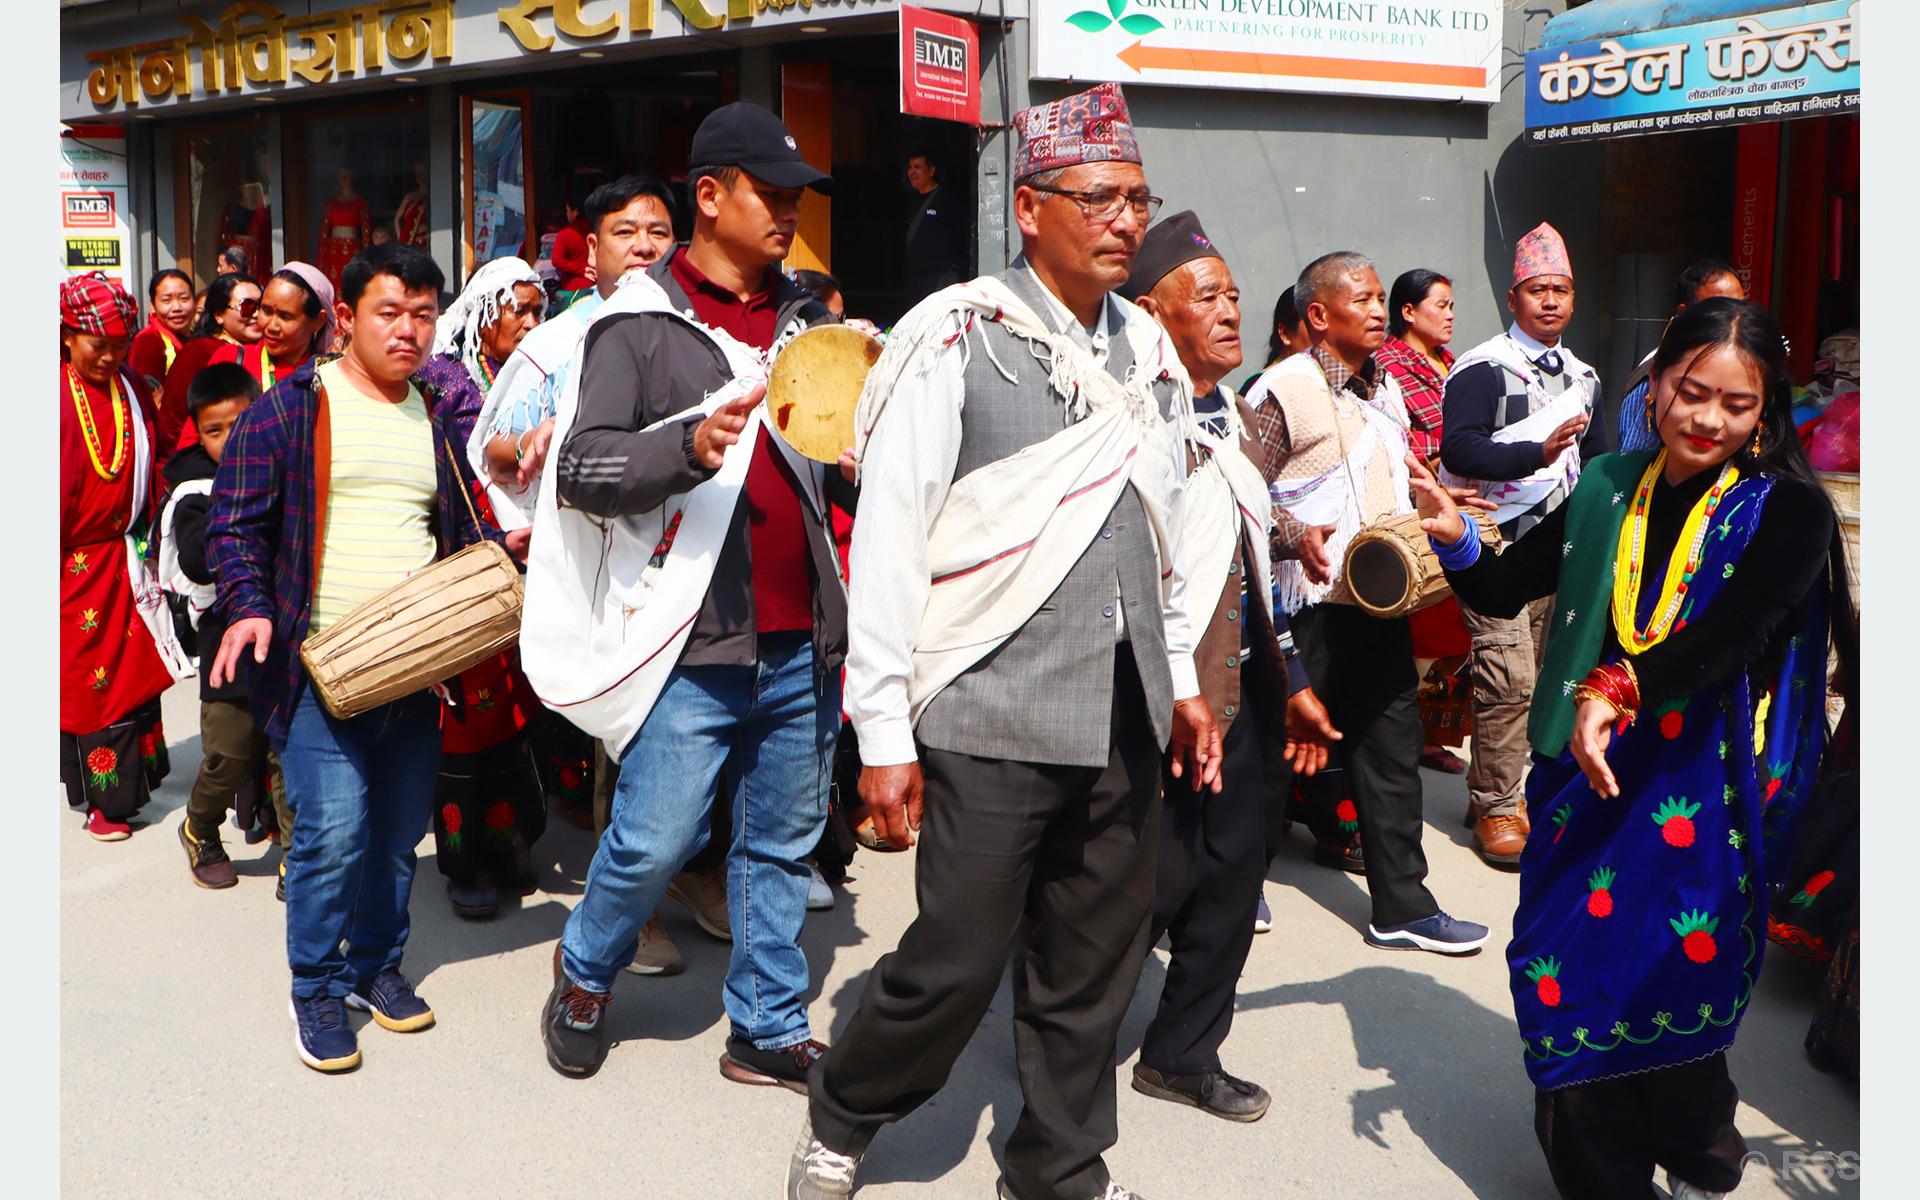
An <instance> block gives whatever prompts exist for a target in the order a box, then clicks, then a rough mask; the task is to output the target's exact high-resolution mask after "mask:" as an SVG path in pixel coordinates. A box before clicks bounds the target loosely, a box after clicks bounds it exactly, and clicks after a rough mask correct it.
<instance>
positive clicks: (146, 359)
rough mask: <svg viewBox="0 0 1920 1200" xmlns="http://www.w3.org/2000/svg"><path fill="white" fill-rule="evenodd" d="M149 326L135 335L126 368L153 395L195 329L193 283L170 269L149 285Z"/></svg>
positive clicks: (184, 273)
mask: <svg viewBox="0 0 1920 1200" xmlns="http://www.w3.org/2000/svg"><path fill="white" fill-rule="evenodd" d="M147 313H148V315H147V327H146V328H145V329H142V330H141V331H140V332H139V333H136V334H134V335H133V349H132V351H131V352H129V354H128V356H127V365H128V366H130V367H132V368H133V373H134V374H135V375H137V376H139V377H140V378H141V379H142V380H144V381H145V382H146V385H147V387H148V389H149V390H150V391H152V392H154V393H158V392H159V390H160V384H161V382H162V381H163V380H165V379H166V377H167V371H168V369H169V368H171V367H172V366H173V359H174V356H175V355H176V354H178V353H179V352H180V347H181V346H182V345H184V344H185V343H186V338H187V331H188V330H190V329H192V328H193V280H192V279H191V278H190V277H189V276H188V275H187V273H186V272H185V271H177V270H175V269H173V268H172V267H168V268H167V269H166V270H164V271H160V272H158V273H156V274H155V275H154V277H153V279H152V280H151V281H149V282H148V284H147Z"/></svg>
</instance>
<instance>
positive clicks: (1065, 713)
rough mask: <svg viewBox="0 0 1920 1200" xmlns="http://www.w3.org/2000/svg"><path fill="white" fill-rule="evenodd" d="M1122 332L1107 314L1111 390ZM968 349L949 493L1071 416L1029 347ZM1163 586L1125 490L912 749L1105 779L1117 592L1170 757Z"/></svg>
mask: <svg viewBox="0 0 1920 1200" xmlns="http://www.w3.org/2000/svg"><path fill="white" fill-rule="evenodd" d="M1001 278H1002V279H1003V280H1004V281H1005V282H1006V284H1007V285H1008V286H1009V287H1010V288H1012V289H1013V291H1014V294H1015V295H1018V296H1019V297H1020V298H1021V299H1022V300H1025V301H1026V302H1027V303H1028V305H1029V306H1031V307H1032V308H1033V310H1034V311H1035V312H1036V313H1040V314H1041V315H1042V316H1043V318H1044V316H1045V314H1046V312H1047V307H1046V301H1045V299H1044V298H1043V297H1042V296H1040V295H1039V294H1038V293H1037V291H1036V288H1037V284H1036V282H1035V280H1034V278H1033V276H1032V275H1031V274H1029V273H1028V272H1026V271H1024V270H1014V271H1009V272H1008V273H1007V274H1006V275H1004V276H1002V277H1001ZM1112 303H1113V302H1112V301H1111V300H1109V301H1108V304H1109V305H1112ZM1122 325H1123V321H1122V319H1121V317H1120V314H1119V313H1118V312H1117V311H1110V320H1109V324H1108V328H1109V329H1110V330H1111V340H1110V342H1109V350H1108V356H1107V364H1106V365H1107V370H1108V371H1109V372H1111V373H1112V374H1113V375H1114V376H1115V377H1116V378H1124V377H1125V375H1126V372H1127V368H1128V367H1130V366H1131V365H1132V364H1133V347H1132V345H1131V343H1129V342H1128V341H1127V339H1126V337H1125V335H1124V334H1123V333H1122V332H1121V327H1122ZM967 337H968V339H969V340H970V341H971V342H972V345H970V346H969V347H968V350H969V355H968V361H967V368H966V375H965V381H966V403H965V406H964V407H963V408H962V410H961V417H960V424H961V437H960V459H959V462H958V463H957V464H956V465H955V467H954V476H953V477H954V479H955V481H956V482H957V481H958V480H960V479H961V478H963V477H965V476H966V475H967V474H969V473H970V472H972V471H975V470H978V469H979V468H981V467H984V466H986V465H987V464H989V463H993V462H997V461H999V460H1000V459H1003V458H1006V457H1007V456H1009V455H1012V454H1015V453H1017V452H1019V451H1021V450H1024V449H1026V448H1027V447H1028V446H1031V445H1033V444H1034V443H1035V442H1040V441H1044V440H1046V439H1047V438H1049V437H1052V436H1053V435H1054V434H1056V433H1058V432H1060V430H1062V429H1064V428H1066V426H1067V425H1068V424H1069V423H1070V420H1069V417H1068V414H1067V408H1066V405H1065V404H1064V403H1063V402H1062V401H1061V399H1060V397H1059V396H1057V395H1055V394H1054V393H1053V390H1052V389H1051V388H1050V387H1049V386H1048V384H1047V375H1048V368H1047V364H1046V363H1045V362H1044V361H1042V360H1040V359H1037V358H1035V357H1034V347H1033V345H1032V343H1029V342H1026V341H1024V340H1022V339H1021V338H1019V337H1017V336H1015V335H1014V334H1012V333H1009V332H1008V331H1007V329H1006V327H1005V326H1004V325H1002V324H999V323H997V322H992V321H976V322H975V323H974V327H973V330H972V331H971V332H970V333H968V334H967ZM986 344H991V347H992V350H993V359H997V360H998V361H999V362H1000V363H1001V365H1003V366H1005V367H1006V368H1007V369H1008V370H1009V371H1010V372H1012V373H1013V374H1014V375H1015V376H1016V378H1017V382H1014V383H1010V382H1008V381H1007V379H1006V377H1005V376H1003V375H1002V374H1001V373H1000V371H999V370H998V368H996V367H995V366H994V362H993V359H989V358H988V357H987V354H986ZM1154 391H1155V394H1156V395H1157V396H1158V397H1159V399H1160V403H1161V406H1162V409H1163V410H1164V408H1165V406H1166V404H1167V402H1168V397H1169V396H1170V395H1171V390H1170V388H1168V387H1166V386H1164V385H1155V389H1154ZM1159 576H1160V568H1159V565H1158V558H1157V556H1156V554H1155V552H1154V546H1153V531H1152V529H1151V527H1150V526H1149V525H1148V523H1147V514H1146V509H1145V508H1143V507H1142V506H1141V503H1140V498H1139V496H1138V495H1137V494H1136V493H1135V491H1134V489H1133V487H1132V485H1131V484H1129V485H1128V486H1127V487H1126V488H1125V489H1124V490H1123V491H1122V492H1121V494H1120V499H1119V500H1118V501H1117V502H1116V503H1115V504H1114V506H1113V511H1112V512H1111V513H1110V514H1108V517H1107V520H1106V523H1105V525H1104V526H1103V527H1102V528H1101V530H1100V533H1099V535H1098V536H1096V537H1095V538H1094V539H1093V540H1092V541H1091V542H1089V543H1088V545H1087V548H1086V549H1085V550H1084V551H1082V552H1081V555H1080V558H1079V561H1078V562H1076V563H1075V564H1074V566H1073V569H1072V570H1071V571H1069V572H1068V573H1067V577H1066V578H1065V579H1064V580H1063V581H1061V583H1060V586H1059V587H1058V588H1056V589H1055V590H1054V593H1053V595H1051V596H1049V597H1048V598H1047V601H1046V603H1044V604H1042V605H1041V606H1040V609H1039V611H1038V612H1036V613H1034V615H1033V617H1032V618H1031V619H1030V620H1028V622H1027V623H1026V624H1025V625H1023V626H1021V627H1020V629H1019V630H1018V631H1017V632H1016V633H1015V634H1014V635H1013V636H1012V637H1010V638H1008V639H1007V641H1006V642H1004V643H1003V644H1002V645H1001V646H1000V647H999V648H998V649H997V650H995V651H994V652H993V653H991V654H989V655H988V656H987V657H986V658H984V659H982V660H981V661H980V662H979V663H977V664H975V665H974V666H973V667H972V668H971V669H970V670H968V671H967V672H966V673H965V674H963V675H961V676H960V677H959V678H958V679H955V680H954V681H953V682H952V683H950V684H948V685H947V686H946V688H945V689H943V690H942V691H941V692H940V694H939V695H937V696H935V697H934V698H933V700H932V701H931V702H930V703H929V704H928V705H927V708H926V711H925V712H923V713H922V714H921V717H920V721H919V724H918V725H917V726H916V727H915V734H916V736H917V737H918V738H919V740H920V742H921V743H922V744H923V745H926V746H931V747H933V748H934V749H937V750H946V751H951V752H953V753H956V754H970V755H974V756H976V757H979V758H994V759H1007V760H1013V761H1019V762H1036V763H1053V764H1060V765H1064V766H1075V767H1104V766H1106V765H1107V761H1108V758H1109V755H1110V753H1111V751H1112V741H1113V705H1114V653H1115V646H1116V641H1117V635H1116V633H1115V629H1114V612H1113V606H1114V603H1115V596H1114V593H1115V582H1116V580H1117V581H1118V587H1119V603H1120V604H1122V605H1123V606H1124V609H1125V612H1126V630H1127V632H1126V636H1127V640H1128V641H1130V642H1131V643H1132V644H1133V656H1134V661H1135V663H1136V664H1137V665H1138V667H1139V671H1140V679H1141V682H1142V684H1143V685H1144V686H1145V691H1146V698H1147V711H1148V715H1149V716H1150V718H1151V719H1152V722H1153V733H1154V737H1156V738H1157V739H1158V740H1159V744H1160V745H1161V746H1162V747H1164V746H1165V745H1166V744H1167V738H1168V734H1169V732H1170V730H1171V728H1172V715H1173V699H1174V697H1173V680H1172V677H1171V675H1170V674H1169V673H1168V670H1167V641H1166V630H1165V628H1164V626H1163V623H1162V619H1161V611H1160V577H1159Z"/></svg>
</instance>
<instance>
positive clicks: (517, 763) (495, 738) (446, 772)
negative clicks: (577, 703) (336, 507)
mask: <svg viewBox="0 0 1920 1200" xmlns="http://www.w3.org/2000/svg"><path fill="white" fill-rule="evenodd" d="M545 307H546V292H545V290H544V289H543V288H542V287H541V284H540V277H539V276H538V275H537V274H535V273H534V270H533V268H532V267H530V266H528V265H527V264H526V263H525V262H523V261H522V260H520V259H518V258H496V259H494V260H493V261H492V262H490V263H488V264H486V265H485V266H483V267H481V268H480V269H479V270H478V271H476V272H474V275H473V279H472V280H471V281H469V282H468V284H467V286H466V289H465V290H464V291H462V292H461V293H460V296H459V298H458V299H456V300H455V301H454V302H453V303H452V304H451V305H449V306H448V307H447V310H446V311H445V312H443V313H442V314H441V315H440V321H439V324H438V326H437V328H436V331H435V334H434V344H433V350H434V353H433V355H432V357H430V358H429V359H428V360H427V361H426V363H425V364H424V365H423V366H422V367H421V368H420V372H419V374H418V375H417V376H416V377H415V381H416V383H417V384H418V386H419V387H420V389H421V391H422V392H423V393H424V392H427V391H432V392H433V393H435V394H436V396H437V399H435V400H434V401H433V403H434V405H435V406H436V408H437V409H438V410H439V411H443V412H446V413H447V414H449V416H450V418H451V421H452V425H453V434H454V440H455V442H456V444H464V443H465V442H466V441H467V440H468V439H469V438H471V436H472V434H473V425H474V422H475V421H476V420H477V419H478V418H479V416H480V410H481V407H482V406H483V405H484V404H485V403H486V399H487V393H488V392H489V391H490V390H491V389H492V388H493V380H494V376H495V375H496V374H498V373H499V371H500V367H501V366H502V364H504V363H505V362H506V360H507V356H508V355H510V354H512V353H513V351H514V348H515V347H516V346H518V345H519V344H520V339H521V338H523V337H525V336H526V335H527V333H528V331H529V330H531V329H532V328H533V327H534V326H536V325H538V324H539V323H540V318H541V315H542V313H543V312H544V310H545ZM474 503H475V504H476V505H478V506H479V507H481V508H483V509H487V511H486V512H485V513H483V514H482V515H483V516H485V517H486V518H487V519H488V520H491V519H492V518H493V513H492V510H491V508H490V507H489V506H488V503H487V499H486V495H485V490H484V489H482V488H476V489H475V492H474ZM448 692H449V697H450V698H449V700H448V703H447V707H446V713H445V715H444V717H443V719H442V721H441V740H440V782H439V791H438V795H437V796H436V797H435V801H434V816H433V841H434V848H435V850H436V856H435V861H436V862H438V864H439V866H440V873H441V874H442V875H444V876H446V879H447V898H448V900H449V901H450V902H451V903H452V905H453V911H454V912H456V913H458V914H459V915H460V916H463V917H469V918H476V919H477V918H484V917H490V916H492V915H493V914H494V912H495V910H496V909H497V908H498V907H499V903H500V899H499V895H500V889H501V888H503V887H504V888H505V889H506V890H507V891H509V892H512V893H514V894H515V895H520V896H524V895H527V894H529V893H531V892H532V891H533V889H534V887H535V879H534V873H533V858H532V846H533V843H534V842H535V841H537V840H539V837H540V835H541V834H542V833H543V832H545V831H546V826H547V817H546V805H545V801H544V798H543V795H542V792H541V786H540V777H539V774H538V772H537V770H536V769H535V766H534V760H533V755H532V753H531V752H530V749H529V733H530V726H536V725H537V724H538V723H539V722H540V721H542V720H558V719H559V718H556V717H551V716H550V715H547V714H545V710H543V709H542V708H541V707H540V703H539V701H538V700H536V699H535V698H534V695H533V688H532V686H531V685H530V684H528V682H527V678H526V676H525V675H522V674H521V673H520V656H519V653H518V651H515V650H507V651H505V652H503V653H501V654H498V655H495V656H494V657H493V658H490V659H488V660H487V661H485V662H483V663H480V664H479V665H478V666H475V667H471V668H469V669H468V670H466V671H463V672H461V674H460V676H459V679H458V681H457V683H454V684H450V685H449V687H448Z"/></svg>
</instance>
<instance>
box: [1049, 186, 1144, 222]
mask: <svg viewBox="0 0 1920 1200" xmlns="http://www.w3.org/2000/svg"><path fill="white" fill-rule="evenodd" d="M1027 186H1028V187H1031V188H1032V189H1033V190H1034V191H1036V192H1045V193H1047V194H1048V195H1050V196H1066V197H1068V198H1069V199H1071V200H1073V201H1074V202H1075V203H1077V204H1079V206H1080V212H1081V213H1082V214H1083V215H1084V216H1085V217H1086V218H1087V220H1089V221H1097V222H1100V223H1101V224H1105V223H1106V222H1109V221H1112V220H1113V219H1114V218H1116V217H1118V216H1119V215H1120V209H1121V207H1122V206H1123V205H1124V206H1127V207H1130V208H1132V209H1133V215H1134V216H1136V217H1139V218H1140V221H1141V223H1142V224H1146V223H1148V222H1150V221H1152V220H1153V215H1154V214H1155V213H1157V212H1159V211H1160V206H1161V205H1162V204H1165V203H1166V201H1165V200H1162V199H1161V198H1160V197H1158V196H1153V195H1149V194H1147V193H1146V192H1122V191H1120V189H1118V188H1100V189H1098V190H1097V191H1091V192H1076V191H1073V190H1071V189H1068V188H1057V187H1042V186H1041V185H1040V184H1037V183H1032V184H1028V185H1027Z"/></svg>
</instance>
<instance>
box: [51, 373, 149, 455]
mask: <svg viewBox="0 0 1920 1200" xmlns="http://www.w3.org/2000/svg"><path fill="white" fill-rule="evenodd" d="M67 391H68V392H69V393H70V394H71V395H72V396H73V411H74V413H75V414H76V415H78V416H79V418H80V433H81V435H82V436H83V437H84V438H85V439H86V443H87V457H88V458H90V459H92V460H93V472H94V474H96V475H98V476H99V477H100V478H102V479H104V480H106V481H108V482H109V483H111V482H112V481H113V480H116V479H118V478H120V472H121V471H123V470H125V469H126V466H127V447H128V446H130V445H132V444H133V429H132V422H131V420H130V419H129V413H128V405H127V402H126V400H125V399H124V398H123V397H122V396H121V395H120V381H119V380H118V379H108V380H107V402H108V403H109V404H111V405H112V406H113V463H112V464H111V465H108V464H106V463H103V462H101V461H100V431H99V430H98V429H97V428H95V427H94V424H93V410H92V408H91V407H90V406H89V405H88V404H87V393H86V389H85V388H83V387H81V386H80V373H79V372H78V371H75V370H74V369H73V364H72V363H68V364H67Z"/></svg>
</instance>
